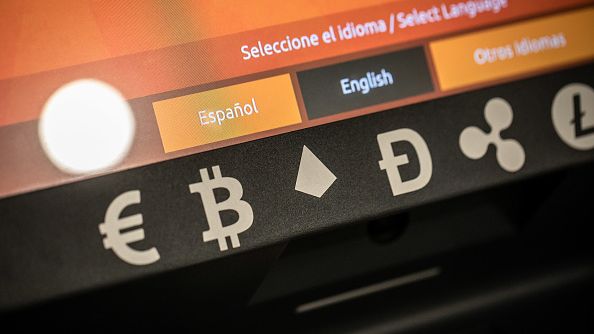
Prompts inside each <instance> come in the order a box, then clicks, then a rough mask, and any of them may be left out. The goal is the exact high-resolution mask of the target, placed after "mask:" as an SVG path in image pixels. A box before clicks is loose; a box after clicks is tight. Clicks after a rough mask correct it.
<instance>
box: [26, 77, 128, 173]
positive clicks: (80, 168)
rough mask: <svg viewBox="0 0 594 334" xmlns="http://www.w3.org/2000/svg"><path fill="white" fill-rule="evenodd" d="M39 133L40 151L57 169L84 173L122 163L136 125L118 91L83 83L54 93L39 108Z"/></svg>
mask: <svg viewBox="0 0 594 334" xmlns="http://www.w3.org/2000/svg"><path fill="white" fill-rule="evenodd" d="M38 130H39V139H40V140H41V145H42V147H43V150H44V151H45V153H46V154H47V156H48V158H49V159H50V160H51V161H52V163H53V164H54V165H55V166H56V167H58V168H59V169H60V170H62V171H64V172H67V173H70V174H85V173H94V172H99V171H102V170H106V169H108V168H110V167H113V166H115V165H117V164H118V163H120V162H121V161H122V159H124V157H125V156H126V155H127V153H128V150H129V149H130V146H131V144H132V141H133V139H134V131H135V121H134V115H133V114H132V110H131V109H130V106H129V105H128V102H126V99H125V98H124V97H123V96H122V94H120V92H119V91H118V90H116V89H115V88H113V87H112V86H110V85H108V84H106V83H104V82H102V81H99V80H94V79H83V80H77V81H73V82H70V83H68V84H66V85H64V86H62V87H60V88H59V89H58V90H56V91H55V92H54V94H53V95H52V96H51V97H50V98H49V99H48V100H47V102H46V104H45V106H44V107H43V111H42V113H41V117H40V119H39V128H38Z"/></svg>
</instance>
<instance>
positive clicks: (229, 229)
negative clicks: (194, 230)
mask: <svg viewBox="0 0 594 334" xmlns="http://www.w3.org/2000/svg"><path fill="white" fill-rule="evenodd" d="M212 173H213V177H214V178H213V179H212V180H211V179H209V176H208V170H207V169H206V168H202V169H200V178H201V179H202V182H197V183H192V184H190V185H189V187H190V192H191V193H193V194H194V193H200V197H202V205H203V206H204V212H205V213H206V219H207V221H208V227H209V230H208V231H205V232H204V233H202V238H203V240H204V242H208V241H212V240H217V241H218V242H219V248H220V249H221V251H226V250H227V249H228V246H227V239H226V238H229V239H231V246H232V247H233V248H238V247H239V246H240V244H239V234H240V233H242V232H245V231H246V230H247V229H249V228H250V226H252V223H253V222H254V212H253V211H252V207H251V206H250V204H249V203H248V202H246V201H244V200H242V199H241V197H242V196H243V188H242V187H241V183H239V181H237V180H236V179H234V178H232V177H223V176H222V175H221V169H220V168H219V166H213V167H212ZM221 188H224V189H227V192H228V193H229V197H228V198H227V199H226V200H224V201H222V202H218V203H217V201H216V199H215V195H214V189H221ZM224 210H232V211H235V212H237V216H238V218H237V221H236V222H235V223H233V224H231V225H226V226H223V223H222V221H221V215H220V212H221V211H224Z"/></svg>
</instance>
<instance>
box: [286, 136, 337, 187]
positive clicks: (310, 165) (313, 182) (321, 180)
mask: <svg viewBox="0 0 594 334" xmlns="http://www.w3.org/2000/svg"><path fill="white" fill-rule="evenodd" d="M334 181H336V176H335V175H334V174H333V173H332V172H331V171H330V170H329V169H328V167H326V166H325V165H324V164H323V163H322V162H321V161H320V159H318V157H316V156H315V155H314V154H313V153H312V152H311V151H310V150H309V148H307V146H305V145H303V152H302V153H301V162H300V163H299V172H298V173H297V182H296V183H295V190H297V191H300V192H302V193H306V194H308V195H312V196H315V197H318V198H319V197H322V195H324V193H325V192H326V190H328V188H330V186H331V185H332V183H334Z"/></svg>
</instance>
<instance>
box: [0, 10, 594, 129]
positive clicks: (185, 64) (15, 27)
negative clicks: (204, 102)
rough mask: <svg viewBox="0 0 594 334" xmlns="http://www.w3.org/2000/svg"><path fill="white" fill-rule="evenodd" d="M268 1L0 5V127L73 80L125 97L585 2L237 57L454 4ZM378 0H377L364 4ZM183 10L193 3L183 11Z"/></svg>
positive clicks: (30, 115) (35, 113) (28, 115)
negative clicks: (268, 45) (274, 43)
mask: <svg viewBox="0 0 594 334" xmlns="http://www.w3.org/2000/svg"><path fill="white" fill-rule="evenodd" d="M271 2H272V1H271V0H266V1H262V2H260V3H256V4H252V3H251V2H242V1H237V2H230V1H223V2H219V1H216V0H212V1H204V2H192V3H190V2H173V1H163V2H144V1H140V2H132V3H128V2H119V1H106V0H95V1H91V0H85V1H80V0H61V1H31V2H25V1H14V2H1V1H0V10H2V13H3V15H2V22H1V23H0V34H2V35H0V38H1V39H2V40H3V41H6V43H5V45H6V47H5V48H4V50H3V52H2V53H0V73H1V74H0V77H2V75H4V76H16V77H10V78H5V79H3V80H0V126H1V125H9V124H14V123H19V122H25V121H31V120H35V119H37V118H38V117H39V114H40V113H41V110H42V109H43V105H44V104H45V101H47V99H48V98H49V97H50V96H51V94H52V93H53V92H54V91H55V90H56V89H58V88H59V87H60V86H62V85H64V84H66V83H68V82H70V81H73V80H77V79H81V78H93V79H98V80H102V81H105V82H106V83H108V84H110V85H112V86H114V87H115V88H117V89H118V90H119V91H120V92H121V93H122V94H123V95H124V96H125V97H126V98H127V99H134V98H138V97H143V96H148V95H152V94H156V93H161V92H167V91H172V90H177V89H181V88H186V87H193V86H198V85H202V84H206V83H213V82H218V81H221V80H226V79H230V78H238V77H242V76H246V75H250V74H255V73H261V72H265V71H270V70H274V69H279V68H284V67H289V66H294V65H297V64H303V63H307V62H313V61H317V60H321V59H327V58H332V57H338V56H342V55H346V54H352V53H355V52H361V51H366V50H370V49H373V48H379V47H385V46H389V45H394V44H398V43H404V42H410V41H414V40H418V39H422V38H430V37H434V36H436V35H442V34H447V33H451V32H455V31H460V30H464V29H475V28H479V27H481V26H484V25H488V24H494V23H501V22H505V21H507V20H510V19H518V18H524V17H530V16H533V15H536V14H542V13H546V12H551V11H555V10H558V9H560V8H567V7H570V6H575V5H579V4H586V3H594V1H593V0H564V1H556V0H541V1H515V0H514V1H509V6H508V8H506V9H504V10H503V11H501V12H500V13H498V14H492V13H487V14H482V15H480V16H477V17H475V18H472V19H471V18H468V17H464V18H460V19H456V20H449V21H441V22H438V23H435V24H428V25H423V26H418V27H415V28H412V29H406V30H402V31H397V33H396V34H394V35H389V34H377V35H373V36H369V37H365V38H357V39H353V40H350V41H343V42H341V43H340V44H322V45H320V46H319V47H316V48H310V49H305V50H300V51H298V52H291V53H286V54H282V55H276V56H271V57H263V58H258V59H254V60H253V61H252V60H250V61H243V60H242V54H241V52H240V47H241V46H242V45H244V44H250V45H253V44H255V43H256V42H257V41H258V40H262V41H271V40H278V39H283V38H284V37H285V36H287V35H291V36H296V35H305V34H312V33H317V34H320V33H321V32H322V31H323V30H325V29H327V28H328V26H329V25H337V24H341V25H343V24H344V23H345V22H352V21H354V22H364V21H368V20H377V19H378V18H383V19H385V20H387V19H388V18H389V14H390V13H391V12H398V11H410V10H412V9H413V8H415V7H416V8H429V7H431V6H433V5H435V4H440V3H442V2H443V3H458V2H459V0H444V1H435V0H418V1H411V0H402V1H398V2H394V3H389V4H380V5H376V6H372V7H367V8H359V9H353V8H358V7H359V6H363V4H362V3H361V2H359V1H351V0H349V1H344V2H343V1H340V2H337V3H338V5H337V4H336V2H330V1H321V0H316V1H313V2H312V3H313V5H311V4H309V2H308V3H307V4H305V3H304V2H299V3H298V4H291V5H287V4H284V3H285V2H283V4H281V5H278V4H276V2H274V3H275V4H274V5H273V4H272V3H271ZM378 2H383V1H380V0H371V1H365V2H364V5H365V6H367V5H370V4H376V3H378ZM245 3H250V5H245ZM288 3H291V1H289V2H288ZM143 4H144V5H143ZM190 4H193V5H192V6H194V7H191V8H190V7H187V6H190ZM242 4H243V5H242ZM287 6H289V7H287ZM197 7H199V9H196V8H197ZM332 13H334V14H332ZM13 14H14V15H13ZM317 15H324V16H317ZM175 18H179V20H176V19H175ZM304 18H308V19H304ZM297 19H302V20H300V21H294V20H297ZM247 22H251V23H247ZM79 23H80V24H79ZM2 28H6V30H5V29H2ZM250 29H255V30H250ZM217 36H218V37H217ZM188 41H191V42H188ZM180 43H181V44H180ZM65 66H66V67H65ZM39 71H41V72H39ZM25 74H26V75H25Z"/></svg>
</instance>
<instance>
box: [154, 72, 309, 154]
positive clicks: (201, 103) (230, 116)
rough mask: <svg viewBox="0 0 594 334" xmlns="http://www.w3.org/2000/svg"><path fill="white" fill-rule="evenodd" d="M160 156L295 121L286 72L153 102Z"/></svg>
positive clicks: (294, 102) (298, 118)
mask: <svg viewBox="0 0 594 334" xmlns="http://www.w3.org/2000/svg"><path fill="white" fill-rule="evenodd" d="M153 108H154V110H155V116H156V118H157V125H158V126H159V132H160V134H161V140H162V142H163V148H164V150H165V153H169V152H174V151H178V150H182V149H185V148H190V147H195V146H200V145H204V144H210V143H214V142H218V141H221V140H225V139H231V138H236V137H240V136H245V135H249V134H254V133H258V132H262V131H266V130H271V129H276V128H280V127H284V126H288V125H292V124H297V123H300V122H301V115H300V113H299V107H298V106H297V100H296V98H295V94H294V90H293V85H292V83H291V77H290V76H289V75H288V74H284V75H279V76H275V77H270V78H266V79H261V80H256V81H251V82H246V83H242V84H238V85H233V86H229V87H223V88H218V89H213V90H209V91H205V92H200V93H195V94H190V95H184V96H179V97H175V98H171V99H167V100H162V101H157V102H154V103H153Z"/></svg>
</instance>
